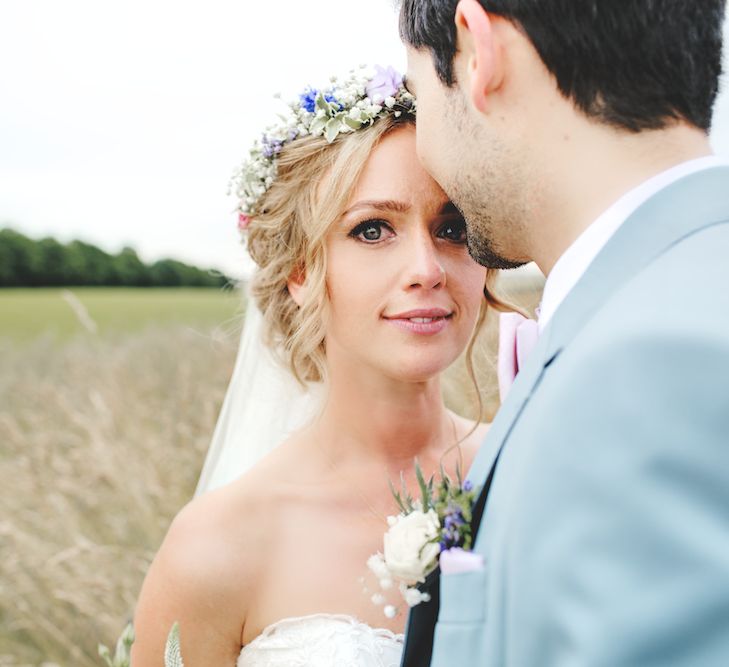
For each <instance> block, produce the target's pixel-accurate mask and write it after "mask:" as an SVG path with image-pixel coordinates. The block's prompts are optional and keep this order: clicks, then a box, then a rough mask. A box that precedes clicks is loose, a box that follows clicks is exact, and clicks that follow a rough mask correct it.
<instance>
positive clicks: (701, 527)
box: [431, 167, 729, 667]
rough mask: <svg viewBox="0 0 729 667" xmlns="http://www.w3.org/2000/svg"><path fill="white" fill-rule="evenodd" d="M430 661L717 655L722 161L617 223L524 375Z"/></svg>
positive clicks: (722, 560)
mask: <svg viewBox="0 0 729 667" xmlns="http://www.w3.org/2000/svg"><path fill="white" fill-rule="evenodd" d="M498 451H501V455H500V458H499V462H498V467H497V468H496V473H495V476H494V481H493V485H492V487H491V492H490V495H489V497H488V502H487V504H486V510H485V513H484V517H483V521H482V524H481V528H480V532H479V534H478V539H477V541H476V544H475V547H474V548H475V550H476V551H478V552H480V553H481V554H483V556H484V558H485V564H486V565H485V569H484V570H483V571H481V572H472V573H467V574H457V575H444V576H441V579H440V594H441V607H440V616H439V620H438V623H437V625H436V630H435V643H434V650H433V659H432V662H431V664H432V665H433V667H454V666H458V667H471V666H473V667H475V666H477V665H478V666H479V667H481V666H489V667H505V666H514V667H551V666H553V665H559V666H560V667H568V666H574V667H597V666H605V667H638V666H640V667H649V666H656V667H658V666H660V667H671V666H679V665H680V666H681V667H701V666H704V665H706V666H709V665H711V666H712V667H714V666H724V665H729V168H722V167H717V168H713V169H709V170H706V171H703V172H699V173H696V174H693V175H691V176H688V177H685V178H683V179H681V180H680V181H678V182H676V183H674V184H673V185H671V186H669V187H668V188H666V189H664V190H663V191H661V192H660V193H659V194H657V195H655V196H654V197H653V198H652V199H650V200H649V201H648V202H647V203H646V204H644V205H643V206H642V207H641V208H640V209H639V210H638V211H636V212H635V213H634V214H633V215H632V216H631V217H630V218H629V219H628V220H627V221H626V222H625V223H624V224H623V226H622V227H621V228H620V229H619V230H618V232H617V233H616V234H615V235H614V237H613V238H612V239H611V240H610V241H609V243H608V244H607V246H606V247H605V248H604V249H603V250H602V252H601V253H600V255H598V257H597V258H596V259H595V261H594V262H593V263H592V265H591V266H590V267H589V269H588V270H587V272H586V273H585V275H584V276H583V278H582V279H581V280H580V282H579V283H578V284H577V285H576V286H575V288H574V289H573V291H572V292H570V294H569V295H568V297H567V298H566V300H565V301H564V302H563V304H562V305H561V306H560V308H559V310H558V311H557V312H556V314H555V316H554V318H553V319H552V321H551V323H550V324H549V325H548V326H547V328H546V329H545V331H544V333H543V334H542V336H541V337H540V341H539V343H538V345H537V347H536V348H535V350H534V352H533V353H532V355H531V356H530V358H529V361H528V363H527V364H526V366H525V368H524V369H523V370H522V371H521V372H520V373H519V376H518V377H517V380H516V382H515V384H514V386H513V387H512V389H511V392H510V394H509V396H508V399H507V400H506V402H505V403H504V405H503V406H502V408H501V410H500V412H499V414H498V415H497V418H496V420H495V421H494V424H493V426H492V428H491V431H490V432H489V434H488V436H487V438H486V441H485V443H484V445H483V448H482V450H481V452H480V453H479V455H478V457H477V459H476V461H475V463H474V465H473V467H472V469H471V472H470V474H469V477H470V478H471V479H472V480H473V481H474V482H475V483H483V481H484V480H485V478H486V476H487V475H488V473H489V470H490V469H491V466H492V464H493V461H494V459H495V457H496V454H497V452H498Z"/></svg>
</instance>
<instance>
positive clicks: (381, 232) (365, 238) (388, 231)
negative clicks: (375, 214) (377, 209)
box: [348, 219, 395, 244]
mask: <svg viewBox="0 0 729 667" xmlns="http://www.w3.org/2000/svg"><path fill="white" fill-rule="evenodd" d="M348 236H350V237H352V238H355V239H357V240H358V241H362V242H363V243H367V244H375V243H381V242H382V241H385V240H387V239H388V238H392V237H393V236H395V232H394V231H393V229H392V227H390V225H389V224H388V223H387V222H386V221H385V220H377V219H372V220H365V221H364V222H360V223H359V224H358V225H357V226H356V227H355V228H354V229H353V230H352V231H351V232H349V234H348Z"/></svg>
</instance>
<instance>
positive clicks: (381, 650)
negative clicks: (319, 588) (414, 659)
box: [236, 613, 404, 667]
mask: <svg viewBox="0 0 729 667" xmlns="http://www.w3.org/2000/svg"><path fill="white" fill-rule="evenodd" d="M403 643H404V635H402V634H398V633H395V632H392V631H391V630H388V629H386V628H374V627H372V626H371V625H367V624H366V623H364V622H362V621H360V620H359V619H358V618H356V617H354V616H349V615H347V614H324V613H322V614H309V615H307V616H293V617H289V618H283V619H281V620H279V621H276V622H275V623H271V624H270V625H268V626H267V627H266V628H264V630H263V631H262V632H261V634H260V635H258V636H257V637H255V638H254V639H252V640H251V641H250V642H249V643H248V644H246V645H245V646H244V647H243V648H242V649H241V652H240V655H239V657H238V661H237V663H236V665H237V667H294V666H296V667H398V666H399V665H400V659H401V656H402V650H403Z"/></svg>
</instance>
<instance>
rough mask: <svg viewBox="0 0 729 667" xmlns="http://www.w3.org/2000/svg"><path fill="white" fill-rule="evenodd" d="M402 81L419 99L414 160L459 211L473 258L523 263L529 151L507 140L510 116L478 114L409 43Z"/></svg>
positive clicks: (505, 265)
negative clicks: (404, 75)
mask: <svg viewBox="0 0 729 667" xmlns="http://www.w3.org/2000/svg"><path fill="white" fill-rule="evenodd" d="M406 83H407V87H408V89H409V90H410V92H411V93H413V95H415V97H416V98H417V105H418V106H417V124H416V128H417V152H418V157H419V159H420V161H421V162H422V164H423V166H424V167H425V168H426V170H427V171H428V172H430V174H431V175H432V176H433V178H434V179H435V180H436V181H437V182H438V183H439V184H440V186H441V187H442V188H443V190H444V191H445V192H446V193H447V194H448V196H449V197H450V199H451V201H452V202H453V203H454V204H455V205H456V206H457V207H458V208H459V209H460V211H461V212H462V213H463V216H464V218H465V220H466V223H467V227H468V249H469V252H470V253H471V256H472V257H473V258H474V259H475V260H476V261H477V262H479V264H482V265H483V266H486V267H489V268H495V269H509V268H514V267H517V266H520V265H522V264H524V263H526V262H528V261H529V259H530V258H528V257H526V256H524V254H523V251H522V250H521V249H520V245H521V244H520V239H521V238H522V236H523V225H524V220H525V218H526V207H527V202H526V197H525V191H524V189H523V183H524V182H525V179H524V173H523V171H524V168H525V164H526V163H528V156H524V155H522V153H521V151H520V150H519V148H518V146H516V145H510V142H509V141H508V139H507V137H508V136H509V132H505V131H504V127H505V126H506V125H508V122H509V121H508V119H504V118H500V119H498V121H496V122H492V121H491V120H490V119H485V118H483V117H482V116H481V115H480V114H479V113H478V112H477V111H475V110H474V109H473V108H472V107H471V105H470V103H469V102H468V98H467V95H466V93H465V92H464V91H463V89H462V87H461V86H459V84H458V83H456V84H454V85H453V86H452V87H448V86H446V85H445V84H444V83H443V82H442V81H441V80H440V79H439V78H438V76H437V74H436V71H435V67H434V66H433V61H432V58H431V55H430V53H429V52H428V51H427V50H416V49H413V48H408V72H407V78H406Z"/></svg>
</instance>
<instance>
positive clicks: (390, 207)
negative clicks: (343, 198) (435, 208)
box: [342, 199, 410, 217]
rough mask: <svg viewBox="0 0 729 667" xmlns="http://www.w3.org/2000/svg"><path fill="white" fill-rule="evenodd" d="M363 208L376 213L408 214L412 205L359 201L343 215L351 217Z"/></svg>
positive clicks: (377, 200)
mask: <svg viewBox="0 0 729 667" xmlns="http://www.w3.org/2000/svg"><path fill="white" fill-rule="evenodd" d="M363 208H373V209H375V210H376V211H385V212H388V211H390V212H393V211H394V212H395V213H407V212H408V211H409V210H410V204H406V203H405V202H401V201H395V200H394V199H367V200H365V201H358V202H357V203H356V204H354V205H353V206H350V207H349V208H348V209H347V210H346V211H345V212H344V213H343V214H342V217H344V216H345V215H349V214H350V213H354V212H355V211H358V210H360V209H363Z"/></svg>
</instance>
